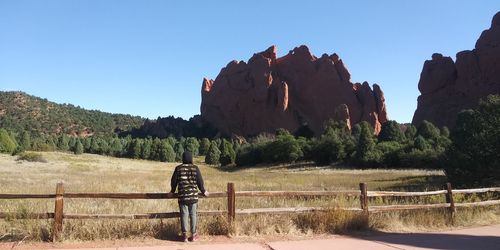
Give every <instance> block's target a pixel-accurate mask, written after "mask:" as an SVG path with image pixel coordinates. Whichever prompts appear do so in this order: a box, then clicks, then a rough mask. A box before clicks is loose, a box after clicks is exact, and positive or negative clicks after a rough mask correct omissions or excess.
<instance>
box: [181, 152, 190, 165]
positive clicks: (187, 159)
mask: <svg viewBox="0 0 500 250" xmlns="http://www.w3.org/2000/svg"><path fill="white" fill-rule="evenodd" d="M182 164H193V154H192V153H191V152H189V151H184V153H182Z"/></svg>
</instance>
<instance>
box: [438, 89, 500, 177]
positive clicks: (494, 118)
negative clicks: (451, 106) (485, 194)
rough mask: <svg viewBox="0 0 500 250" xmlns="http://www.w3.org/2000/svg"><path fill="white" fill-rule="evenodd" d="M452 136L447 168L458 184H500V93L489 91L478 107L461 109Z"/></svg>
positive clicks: (449, 174)
mask: <svg viewBox="0 0 500 250" xmlns="http://www.w3.org/2000/svg"><path fill="white" fill-rule="evenodd" d="M451 140H452V145H451V146H450V147H449V149H448V150H447V152H446V156H447V157H446V159H447V161H446V164H445V165H444V169H445V172H446V175H447V176H448V178H449V179H450V180H451V181H452V182H454V183H456V184H455V185H463V186H485V185H498V184H500V156H499V152H500V95H490V96H488V97H487V98H486V99H485V100H481V101H480V103H479V106H478V108H477V109H475V110H467V111H463V112H461V113H460V114H459V115H458V118H457V122H456V125H455V128H454V130H453V131H452V132H451Z"/></svg>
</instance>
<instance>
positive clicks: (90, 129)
mask: <svg viewBox="0 0 500 250" xmlns="http://www.w3.org/2000/svg"><path fill="white" fill-rule="evenodd" d="M143 123H144V119H143V118H141V117H137V116H131V115H122V114H111V113H106V112H101V111H96V110H86V109H83V108H80V107H75V106H73V105H71V104H57V103H54V102H50V101H48V100H47V99H42V98H39V97H36V96H32V95H28V94H26V93H23V92H3V91H0V127H1V128H6V129H8V130H11V131H15V132H20V131H24V130H26V131H30V132H31V133H32V134H34V135H36V134H67V135H78V136H88V135H93V134H99V135H111V134H113V133H115V132H119V131H124V130H131V129H133V128H138V127H140V126H141V125H142V124H143Z"/></svg>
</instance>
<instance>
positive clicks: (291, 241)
mask: <svg viewBox="0 0 500 250" xmlns="http://www.w3.org/2000/svg"><path fill="white" fill-rule="evenodd" d="M499 246H500V224H499V225H492V226H483V227H476V228H466V229H459V230H453V231H444V232H425V233H374V234H372V235H364V236H363V235H358V236H339V235H316V236H313V237H307V238H306V237H248V238H247V237H237V238H229V237H224V236H217V237H207V236H204V237H201V240H200V241H198V242H194V243H192V242H189V243H183V242H177V241H168V240H166V241H165V240H164V241H162V240H156V239H142V240H117V241H92V242H63V243H22V242H21V243H19V242H18V243H0V249H59V250H61V249H80V250H81V249H106V250H108V249H109V250H118V249H119V250H134V249H137V250H153V249H159V250H180V249H183V250H198V249H217V250H226V249H227V250H243V249H247V250H270V249H273V250H285V249H286V250H302V249H375V250H376V249H387V250H388V249H392V250H394V249H482V250H489V249H492V250H493V249H495V250H496V249H499Z"/></svg>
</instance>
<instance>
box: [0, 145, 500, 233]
mask: <svg viewBox="0 0 500 250" xmlns="http://www.w3.org/2000/svg"><path fill="white" fill-rule="evenodd" d="M42 154H43V157H44V158H45V159H46V160H47V162H46V163H40V162H26V161H16V157H14V156H10V155H5V154H0V193H54V192H55V187H56V183H58V182H61V181H62V182H64V185H65V191H66V192H168V191H169V189H170V176H171V174H172V172H173V169H174V167H175V166H176V165H177V164H176V163H160V162H152V161H143V160H131V159H120V158H112V157H104V156H98V155H90V154H83V155H73V154H68V153H60V152H46V153H42ZM201 160H202V159H201V158H200V159H197V161H198V162H197V164H198V165H199V166H200V169H201V171H202V173H203V176H204V179H205V186H206V187H207V189H208V191H212V192H220V191H225V190H226V183H227V182H233V183H235V187H236V190H237V191H241V190H294V191H295V190H358V188H359V186H358V185H359V183H360V182H366V183H367V184H368V190H396V191H414V190H418V191H425V190H436V189H442V186H443V185H444V183H445V182H446V179H445V177H444V175H443V173H442V172H441V171H428V170H352V169H345V168H333V167H315V166H309V165H307V164H297V165H283V166H272V167H257V168H247V169H220V168H217V167H212V166H207V165H205V164H202V163H201ZM458 199H459V200H460V199H462V200H464V199H467V200H471V199H472V200H474V199H478V197H474V196H468V197H462V198H461V197H458ZM443 200H444V197H443V196H436V197H430V198H427V199H426V200H423V199H420V200H416V199H415V200H411V199H403V200H389V199H375V200H371V201H370V202H371V203H370V204H394V203H408V202H413V203H416V202H424V201H425V202H427V203H429V202H431V203H432V202H443ZM64 202H65V204H64V212H65V213H89V214H127V213H152V212H171V211H177V210H178V208H177V201H176V200H110V199H67V198H66V199H65V200H64ZM236 206H237V209H242V208H264V207H296V206H306V207H313V206H322V207H328V208H335V207H339V206H340V207H358V206H359V200H358V199H357V198H347V197H340V198H336V199H332V198H325V197H324V198H314V199H312V198H308V199H304V198H302V199H299V198H237V201H236ZM225 208H226V200H225V199H223V198H221V199H215V198H214V199H203V200H201V201H200V205H199V210H217V209H220V210H224V209H225ZM53 209H54V203H53V200H51V199H44V200H43V199H42V200H0V211H2V212H21V213H29V212H51V211H53ZM199 221H200V224H199V231H200V233H202V234H231V235H234V236H240V235H251V236H253V235H273V234H278V235H304V234H306V235H307V234H311V233H342V232H344V233H345V232H347V233H348V232H350V231H352V230H357V229H361V228H364V229H366V228H368V229H370V230H384V231H415V230H432V229H437V228H445V227H451V225H449V224H448V223H447V220H446V216H445V211H442V210H428V211H409V212H391V213H383V214H374V215H371V216H370V220H369V224H368V226H366V225H365V223H364V222H363V220H362V219H360V216H358V215H356V214H353V213H348V212H341V211H336V210H332V211H331V212H327V213H313V214H303V215H281V216H280V215H276V216H237V219H236V222H235V224H234V225H233V226H232V227H230V226H229V225H227V224H226V220H225V218H222V217H202V218H200V219H199ZM494 223H500V209H499V208H498V207H488V208H475V209H459V210H458V211H457V213H456V223H455V225H453V226H469V225H484V224H494ZM51 225H52V220H14V219H6V220H0V241H6V240H19V239H29V240H35V241H37V240H47V239H48V238H49V236H50V231H51ZM178 227H179V226H178V222H177V220H176V219H163V220H159V219H155V220H111V219H108V220H104V219H101V220H65V221H64V235H63V237H64V239H65V240H93V239H119V238H135V237H155V238H160V239H168V238H172V237H175V235H176V234H177V233H178Z"/></svg>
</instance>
